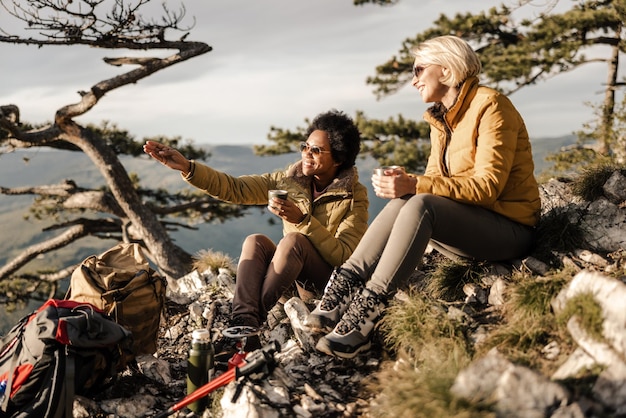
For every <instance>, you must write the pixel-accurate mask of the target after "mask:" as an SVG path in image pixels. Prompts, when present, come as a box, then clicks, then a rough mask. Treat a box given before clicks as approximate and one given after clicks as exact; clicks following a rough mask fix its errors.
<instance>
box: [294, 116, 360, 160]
mask: <svg viewBox="0 0 626 418" xmlns="http://www.w3.org/2000/svg"><path fill="white" fill-rule="evenodd" d="M313 131H324V132H326V134H327V135H328V140H329V142H330V152H331V155H332V156H333V159H334V160H335V161H337V162H338V163H341V165H340V166H339V169H340V170H343V169H346V168H350V167H352V166H354V164H355V162H356V157H357V155H359V151H360V150H361V133H360V132H359V129H358V128H357V127H356V125H355V123H354V121H353V120H352V118H350V117H349V116H348V115H346V114H345V113H344V112H341V111H339V110H335V109H331V110H330V111H328V112H324V113H320V114H319V115H317V116H316V117H315V119H313V122H311V124H310V125H309V128H308V129H307V131H306V137H307V138H308V137H309V135H311V133H312V132H313Z"/></svg>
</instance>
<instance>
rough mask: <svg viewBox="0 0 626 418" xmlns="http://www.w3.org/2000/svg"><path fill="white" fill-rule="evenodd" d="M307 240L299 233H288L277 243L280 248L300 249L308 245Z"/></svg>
mask: <svg viewBox="0 0 626 418" xmlns="http://www.w3.org/2000/svg"><path fill="white" fill-rule="evenodd" d="M309 242H310V241H309V239H308V238H307V237H305V236H304V235H302V234H301V233H299V232H288V233H287V234H286V235H285V236H284V237H283V238H282V239H281V240H280V242H279V243H278V246H279V247H281V248H283V249H284V248H301V247H302V246H303V245H307V244H308V243H309Z"/></svg>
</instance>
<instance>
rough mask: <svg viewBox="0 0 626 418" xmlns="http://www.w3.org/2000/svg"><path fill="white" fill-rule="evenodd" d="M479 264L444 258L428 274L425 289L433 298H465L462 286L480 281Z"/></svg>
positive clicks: (454, 299) (448, 299) (450, 299)
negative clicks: (428, 279) (428, 277)
mask: <svg viewBox="0 0 626 418" xmlns="http://www.w3.org/2000/svg"><path fill="white" fill-rule="evenodd" d="M479 267H480V264H479V263H475V262H470V261H455V260H450V259H447V258H446V259H444V260H443V261H441V262H440V263H438V264H437V267H436V268H435V270H434V271H433V272H432V273H431V274H430V281H429V282H428V284H427V285H426V289H425V291H426V292H427V293H428V294H429V295H431V296H432V297H434V298H437V299H443V300H445V301H448V302H450V301H457V300H463V299H464V298H465V293H464V292H463V286H465V285H466V284H468V283H478V282H480V276H481V270H480V268H479Z"/></svg>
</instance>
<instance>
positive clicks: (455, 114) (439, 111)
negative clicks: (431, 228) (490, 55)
mask: <svg viewBox="0 0 626 418" xmlns="http://www.w3.org/2000/svg"><path fill="white" fill-rule="evenodd" d="M424 119H425V120H426V121H427V122H428V123H429V124H430V127H431V131H430V141H431V151H430V156H429V158H428V164H427V166H426V170H425V172H424V175H423V176H416V177H417V179H418V182H417V186H416V190H417V193H431V194H435V195H438V196H445V197H448V198H450V199H453V200H456V201H459V202H463V203H467V204H472V205H479V206H482V207H485V208H487V209H490V210H493V211H494V212H496V213H499V214H501V215H504V216H506V217H507V218H509V219H512V220H514V221H517V222H519V223H522V224H524V225H530V226H535V225H536V224H537V222H538V221H539V214H540V211H541V200H540V198H539V188H538V186H537V181H536V180H535V177H534V174H533V171H534V163H533V157H532V152H531V146H530V140H529V138H528V132H527V131H526V126H525V124H524V121H523V120H522V117H521V116H520V115H519V113H518V112H517V110H516V109H515V107H514V106H513V104H512V103H511V101H510V100H509V99H508V98H507V97H506V96H504V95H502V94H500V93H498V92H497V91H496V90H493V89H491V88H488V87H484V86H479V85H478V79H477V78H475V77H473V78H470V79H468V80H467V81H466V82H465V83H464V84H463V86H462V87H461V92H460V94H459V97H458V98H457V101H456V102H455V104H454V105H453V106H452V107H451V108H450V109H449V110H448V111H447V112H445V110H444V109H443V106H441V105H440V104H438V105H435V106H432V107H431V108H429V109H428V110H427V111H426V113H425V114H424Z"/></svg>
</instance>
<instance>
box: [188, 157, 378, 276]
mask: <svg viewBox="0 0 626 418" xmlns="http://www.w3.org/2000/svg"><path fill="white" fill-rule="evenodd" d="M183 178H184V179H185V181H187V182H188V183H189V184H191V185H192V186H194V187H197V188H199V189H201V190H203V191H204V192H206V193H208V194H210V195H211V196H213V197H215V198H217V199H220V200H223V201H225V202H230V203H235V204H240V205H267V203H268V198H267V192H268V190H272V189H282V190H287V191H288V192H289V200H290V201H292V202H294V203H295V204H296V205H297V206H298V208H299V209H300V210H301V211H302V213H303V214H305V215H306V216H305V217H304V220H303V221H302V222H300V223H299V224H292V223H290V222H287V221H283V234H287V233H288V232H299V233H301V234H303V235H305V236H307V237H308V238H309V240H310V241H311V243H312V244H313V246H314V247H315V248H316V249H317V250H318V251H319V253H320V255H321V256H322V257H323V258H324V260H326V262H327V263H328V264H330V265H331V266H339V265H341V264H342V263H343V262H344V261H345V260H347V259H348V257H350V255H351V254H352V252H353V251H354V249H355V248H356V246H357V244H358V243H359V241H360V240H361V238H362V237H363V234H364V233H365V230H366V229H367V220H368V206H369V200H368V197H367V189H366V187H365V186H364V185H363V184H361V183H359V181H358V172H357V169H356V167H352V168H350V169H346V170H343V171H341V172H339V173H338V175H337V178H335V180H334V181H333V183H331V184H330V185H329V186H328V187H327V188H326V190H325V191H324V192H323V193H322V194H321V195H320V196H318V197H317V199H315V200H313V192H312V179H311V177H307V176H305V175H304V174H303V173H302V162H301V161H298V162H297V163H295V164H293V165H291V166H289V167H288V168H287V169H286V170H285V171H276V172H273V173H266V174H258V175H246V176H239V177H233V176H230V175H228V174H225V173H222V172H220V171H217V170H214V169H212V168H210V167H208V166H206V165H204V164H200V163H197V162H196V163H195V168H194V170H193V171H192V172H191V173H190V175H189V176H187V177H184V176H183Z"/></svg>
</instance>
